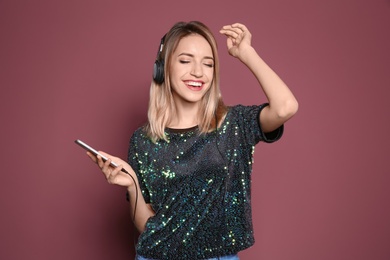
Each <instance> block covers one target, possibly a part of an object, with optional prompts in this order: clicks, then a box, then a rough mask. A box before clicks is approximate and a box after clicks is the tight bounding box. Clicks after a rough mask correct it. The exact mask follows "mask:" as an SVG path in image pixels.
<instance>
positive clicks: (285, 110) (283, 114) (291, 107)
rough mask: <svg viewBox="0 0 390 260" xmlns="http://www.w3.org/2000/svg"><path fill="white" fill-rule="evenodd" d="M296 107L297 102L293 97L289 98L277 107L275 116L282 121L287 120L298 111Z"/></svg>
mask: <svg viewBox="0 0 390 260" xmlns="http://www.w3.org/2000/svg"><path fill="white" fill-rule="evenodd" d="M298 107H299V104H298V101H297V100H296V99H295V98H294V99H289V100H287V101H286V102H285V103H284V105H283V106H281V108H280V109H278V112H277V116H278V118H280V119H282V120H283V121H287V120H289V119H290V118H291V117H293V116H294V115H295V114H296V113H297V112H298Z"/></svg>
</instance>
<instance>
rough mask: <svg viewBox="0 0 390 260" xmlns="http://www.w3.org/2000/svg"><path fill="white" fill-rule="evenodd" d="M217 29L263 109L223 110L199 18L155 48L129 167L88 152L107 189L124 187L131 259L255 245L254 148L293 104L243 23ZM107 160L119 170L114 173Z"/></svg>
mask: <svg viewBox="0 0 390 260" xmlns="http://www.w3.org/2000/svg"><path fill="white" fill-rule="evenodd" d="M220 33H222V34H223V35H225V36H226V37H227V47H228V51H229V54H230V55H231V56H233V57H235V58H237V59H239V60H240V61H241V62H243V63H244V64H245V65H246V66H247V67H248V68H249V69H250V70H251V71H252V72H253V74H254V76H255V77H256V78H257V80H258V81H259V85H260V88H261V89H262V91H263V92H264V93H265V95H266V97H267V99H268V103H266V104H262V105H258V106H242V105H236V106H231V107H228V106H225V105H224V103H223V102H222V99H221V95H220V89H219V59H218V55H217V44H216V41H215V39H214V37H213V35H212V33H211V32H210V30H209V29H208V28H207V27H206V26H205V25H204V24H202V23H200V22H189V23H183V22H181V23H177V24H175V25H174V26H173V27H172V28H171V30H170V31H169V32H168V33H167V34H166V36H165V37H164V38H163V40H162V43H161V45H160V47H161V50H159V53H158V57H157V60H156V64H155V71H154V80H153V82H152V85H151V90H150V103H149V111H148V123H147V124H146V125H145V126H143V127H141V128H139V129H138V130H136V131H135V132H134V134H133V136H132V137H131V140H130V146H129V154H128V162H125V161H123V160H121V159H120V158H117V157H113V156H111V155H109V154H106V153H103V154H104V155H106V156H107V157H108V158H110V159H109V160H108V161H107V162H103V161H102V159H101V158H100V157H98V158H96V157H94V156H93V155H92V154H89V156H90V157H91V159H92V160H93V161H95V162H97V164H98V166H99V167H100V168H101V170H102V171H103V173H104V175H105V177H106V179H107V181H108V182H109V183H111V184H117V185H121V186H124V187H126V188H127V191H128V195H129V196H128V197H129V201H130V210H131V213H132V216H134V219H133V221H134V224H135V226H136V228H137V229H138V230H139V232H140V237H139V239H138V244H137V247H136V251H137V258H136V259H238V256H237V253H238V252H239V251H241V250H243V249H246V248H248V247H250V246H251V245H253V243H254V238H253V228H252V217H251V196H250V193H251V191H250V174H251V171H252V155H253V152H254V146H255V145H256V144H257V143H258V142H260V141H263V142H274V141H276V140H278V139H279V138H280V137H281V135H282V133H283V124H284V123H285V122H286V121H287V120H288V119H290V118H291V117H292V116H293V115H294V114H295V113H296V111H297V109H298V103H297V101H296V99H295V98H294V96H293V94H292V93H291V91H290V90H289V89H288V87H287V86H286V85H285V84H284V83H283V81H282V80H281V79H280V78H279V77H278V76H277V75H276V74H275V72H273V71H272V70H271V69H270V68H269V66H268V65H267V64H266V63H265V62H264V61H263V60H262V59H261V58H260V57H259V55H258V54H257V52H256V51H255V49H254V48H253V47H252V46H251V33H250V32H249V30H248V29H247V28H246V27H245V26H244V25H242V24H239V23H236V24H232V25H227V26H224V27H223V28H222V29H221V30H220ZM259 96H260V95H259ZM111 160H112V161H114V162H116V163H117V164H120V167H118V168H112V167H110V166H109V164H110V162H111ZM122 168H123V169H124V170H126V171H127V172H128V173H129V174H125V173H124V172H123V171H121V169H122Z"/></svg>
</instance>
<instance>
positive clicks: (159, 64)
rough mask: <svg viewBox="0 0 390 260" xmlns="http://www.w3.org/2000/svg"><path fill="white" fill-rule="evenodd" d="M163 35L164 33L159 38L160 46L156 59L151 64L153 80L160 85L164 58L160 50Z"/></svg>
mask: <svg viewBox="0 0 390 260" xmlns="http://www.w3.org/2000/svg"><path fill="white" fill-rule="evenodd" d="M165 36H166V35H164V36H163V37H162V38H161V42H160V46H159V48H158V51H157V57H156V61H155V62H154V66H153V80H154V82H156V83H157V84H158V85H161V84H162V83H163V82H164V59H163V58H162V57H161V52H162V50H163V47H164V42H165Z"/></svg>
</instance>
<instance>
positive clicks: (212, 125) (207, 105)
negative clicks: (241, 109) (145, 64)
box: [146, 21, 227, 142]
mask: <svg viewBox="0 0 390 260" xmlns="http://www.w3.org/2000/svg"><path fill="white" fill-rule="evenodd" d="M192 34H197V35H200V36H202V37H204V38H205V39H206V40H207V42H208V43H209V44H210V46H211V49H212V52H213V57H214V72H213V74H214V75H213V81H212V83H211V87H210V88H209V90H208V91H207V92H206V93H205V95H204V96H203V98H202V100H201V105H200V110H199V112H198V115H199V119H198V122H199V125H198V128H199V131H200V133H207V132H210V131H212V130H215V129H216V127H217V125H218V124H219V123H220V121H221V120H222V118H223V117H224V115H225V114H226V111H227V108H226V106H225V105H224V103H223V101H222V97H221V91H220V88H219V82H220V80H219V58H218V52H217V42H216V40H215V38H214V35H213V34H212V32H211V31H210V29H209V28H208V27H207V26H206V25H204V24H203V23H201V22H198V21H192V22H188V23H185V22H179V23H176V24H175V25H174V26H173V27H172V28H171V30H169V32H168V33H167V34H166V36H165V40H164V46H163V50H162V52H161V57H160V58H162V57H163V58H164V60H165V64H164V78H165V80H164V82H163V83H162V84H161V85H158V84H157V83H156V82H154V81H152V84H151V87H150V99H149V108H148V124H147V125H146V131H147V134H148V136H149V137H150V138H151V139H152V140H153V141H154V142H155V141H157V140H159V139H164V140H167V137H166V135H165V131H164V130H165V128H166V126H167V125H168V124H169V123H170V122H171V120H172V118H174V117H175V115H176V107H175V103H174V100H173V96H172V90H171V85H170V78H169V71H168V68H170V64H171V57H172V54H173V52H174V51H175V50H176V48H177V46H178V44H179V42H180V40H181V39H183V38H184V37H186V36H188V35H192Z"/></svg>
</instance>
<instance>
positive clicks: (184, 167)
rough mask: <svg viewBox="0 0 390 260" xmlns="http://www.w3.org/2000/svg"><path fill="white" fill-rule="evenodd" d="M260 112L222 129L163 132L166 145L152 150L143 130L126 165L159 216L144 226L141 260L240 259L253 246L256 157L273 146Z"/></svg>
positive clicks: (239, 113)
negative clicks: (258, 148) (262, 146)
mask: <svg viewBox="0 0 390 260" xmlns="http://www.w3.org/2000/svg"><path fill="white" fill-rule="evenodd" d="M265 106H266V104H264V105H261V106H242V105H238V106H233V107H230V108H229V111H228V114H227V115H226V118H225V120H224V122H223V123H222V125H221V126H220V127H219V129H217V130H215V131H212V132H210V133H207V134H199V132H198V129H197V128H192V129H187V130H186V131H180V132H177V131H175V130H173V129H166V135H167V137H168V139H169V142H165V141H161V140H160V141H158V142H157V143H153V142H152V141H151V140H150V139H149V138H148V137H147V136H146V135H145V132H144V131H143V128H139V129H138V130H137V131H135V133H134V134H133V136H132V138H131V140H130V146H129V156H128V161H129V163H130V165H131V166H132V167H133V169H134V171H135V172H136V173H137V176H138V180H139V183H140V188H141V190H142V194H143V196H144V198H145V201H146V202H147V203H151V205H152V207H153V209H154V210H155V212H156V215H155V216H153V217H152V218H150V219H149V220H148V221H147V223H146V229H145V231H144V232H143V233H142V234H141V235H140V237H139V239H138V244H137V247H136V250H137V254H139V255H142V256H144V257H147V258H155V259H206V258H212V257H218V256H223V255H229V254H235V253H237V252H238V251H241V250H243V249H245V248H248V247H250V246H251V245H253V243H254V236H253V228H252V212H251V197H250V194H251V192H250V189H251V187H250V175H251V171H252V162H253V152H254V147H255V145H256V144H257V143H258V142H260V141H264V142H274V141H276V140H278V139H279V138H280V137H281V135H282V133H283V126H282V127H280V128H279V129H277V130H275V131H274V132H273V133H270V134H267V135H265V134H264V133H263V132H262V131H261V127H260V124H259V120H258V118H259V113H260V111H261V109H262V108H263V107H265Z"/></svg>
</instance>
